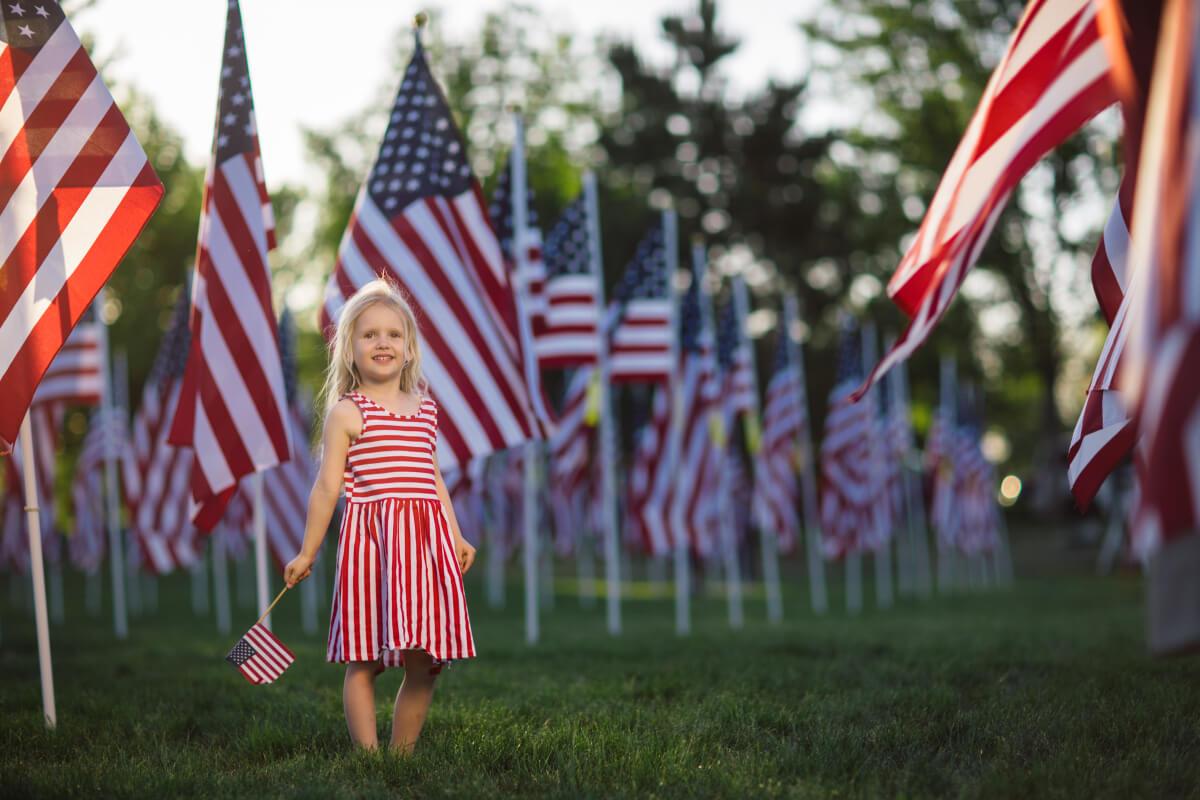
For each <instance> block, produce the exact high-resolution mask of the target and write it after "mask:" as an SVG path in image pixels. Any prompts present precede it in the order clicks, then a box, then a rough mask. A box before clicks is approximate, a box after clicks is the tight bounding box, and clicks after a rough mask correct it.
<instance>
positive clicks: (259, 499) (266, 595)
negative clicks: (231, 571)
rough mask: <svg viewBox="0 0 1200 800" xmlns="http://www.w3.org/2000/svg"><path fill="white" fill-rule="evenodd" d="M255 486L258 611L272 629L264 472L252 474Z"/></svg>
mask: <svg viewBox="0 0 1200 800" xmlns="http://www.w3.org/2000/svg"><path fill="white" fill-rule="evenodd" d="M250 480H251V481H252V486H253V487H254V566H255V570H254V572H255V575H254V577H255V584H256V585H257V588H258V613H259V614H260V615H261V616H262V618H263V619H262V624H263V625H264V626H266V628H267V630H271V610H270V609H269V608H268V606H269V605H270V603H271V595H270V591H271V587H270V586H269V585H268V578H267V512H266V508H265V507H264V505H263V474H262V473H261V472H255V473H254V474H253V475H251V476H250Z"/></svg>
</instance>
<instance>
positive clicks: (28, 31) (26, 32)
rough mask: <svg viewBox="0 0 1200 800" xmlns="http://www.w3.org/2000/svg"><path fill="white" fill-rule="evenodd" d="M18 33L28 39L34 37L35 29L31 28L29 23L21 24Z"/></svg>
mask: <svg viewBox="0 0 1200 800" xmlns="http://www.w3.org/2000/svg"><path fill="white" fill-rule="evenodd" d="M17 33H19V34H21V35H22V36H24V37H26V38H28V39H32V38H33V29H32V28H30V27H29V26H28V25H21V26H20V27H18V28H17Z"/></svg>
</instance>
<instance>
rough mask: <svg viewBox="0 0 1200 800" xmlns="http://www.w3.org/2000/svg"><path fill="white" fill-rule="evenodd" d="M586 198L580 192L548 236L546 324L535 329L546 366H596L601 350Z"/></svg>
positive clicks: (546, 246) (598, 308)
mask: <svg viewBox="0 0 1200 800" xmlns="http://www.w3.org/2000/svg"><path fill="white" fill-rule="evenodd" d="M586 200H587V198H586V197H585V195H584V194H583V193H582V192H581V193H580V194H579V196H578V197H576V198H575V199H574V200H573V201H571V203H570V204H569V205H568V206H567V207H566V208H565V209H564V210H563V212H562V215H561V216H560V217H559V218H558V222H556V223H555V224H554V227H553V228H551V229H550V232H549V233H548V234H547V235H546V243H545V248H544V253H543V255H544V260H545V265H546V290H545V305H546V308H545V325H544V327H543V328H542V330H541V331H540V332H539V333H537V352H538V361H539V363H540V364H541V365H542V366H543V367H572V366H583V365H587V364H594V363H596V360H597V358H598V356H599V353H598V351H599V348H600V335H599V324H600V306H599V302H598V298H597V297H596V290H597V282H596V275H594V274H593V273H592V269H591V251H590V242H589V241H588V228H589V220H588V218H587V202H586Z"/></svg>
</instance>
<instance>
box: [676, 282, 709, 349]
mask: <svg viewBox="0 0 1200 800" xmlns="http://www.w3.org/2000/svg"><path fill="white" fill-rule="evenodd" d="M703 330H704V314H703V312H702V311H701V310H700V278H699V276H698V275H697V274H696V273H695V272H694V271H693V272H692V282H691V283H690V284H689V285H688V288H687V291H686V292H684V295H683V299H682V300H681V301H680V303H679V347H680V348H681V349H682V351H683V352H684V353H699V352H700V349H701V348H700V334H701V332H702V331H703Z"/></svg>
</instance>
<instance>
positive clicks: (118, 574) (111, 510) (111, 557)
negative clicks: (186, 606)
mask: <svg viewBox="0 0 1200 800" xmlns="http://www.w3.org/2000/svg"><path fill="white" fill-rule="evenodd" d="M107 292H108V290H107V289H106V288H104V287H101V288H100V293H99V294H97V295H96V299H95V301H93V304H92V306H93V309H94V310H95V316H96V321H97V323H99V325H98V330H99V332H100V375H101V380H102V381H103V386H102V388H101V391H100V413H101V414H103V415H104V417H105V418H107V417H108V416H109V415H111V414H115V413H124V409H123V408H121V407H120V406H119V404H118V403H117V402H116V399H117V398H116V383H117V377H116V374H115V373H114V372H113V371H111V370H110V365H109V351H108V324H107V323H106V322H105V321H104V300H105V296H106V294H107ZM122 375H123V373H122ZM104 495H105V496H104V506H105V508H104V511H105V522H106V523H107V527H108V561H109V570H110V572H111V574H112V584H113V633H114V634H115V635H116V637H117V639H120V640H123V639H126V638H127V637H128V636H129V616H128V612H127V611H126V609H125V554H124V553H123V552H121V544H122V542H121V519H120V513H121V509H120V501H119V499H118V488H117V454H116V452H115V451H114V448H113V441H112V437H111V436H108V437H105V439H104Z"/></svg>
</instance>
